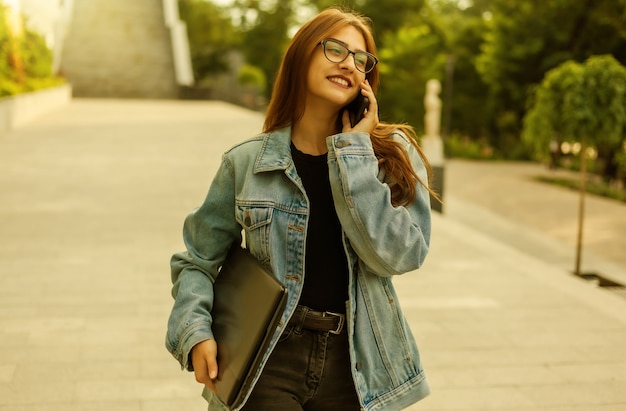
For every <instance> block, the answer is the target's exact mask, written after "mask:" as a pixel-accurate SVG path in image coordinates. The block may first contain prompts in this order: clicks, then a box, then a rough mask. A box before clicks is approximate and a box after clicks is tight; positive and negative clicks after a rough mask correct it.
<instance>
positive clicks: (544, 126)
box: [522, 56, 626, 178]
mask: <svg viewBox="0 0 626 411" xmlns="http://www.w3.org/2000/svg"><path fill="white" fill-rule="evenodd" d="M522 136H523V139H524V141H525V142H526V143H527V144H528V145H529V146H531V147H532V148H533V151H534V153H535V154H536V155H537V156H538V157H542V156H545V154H546V150H547V147H548V144H549V141H550V140H553V139H554V140H557V141H572V140H573V141H581V140H582V139H583V138H586V139H587V141H588V142H589V144H590V145H593V146H595V147H597V148H598V152H599V153H600V155H601V158H603V160H604V162H605V163H608V168H607V167H605V171H606V170H616V172H615V173H614V175H610V176H607V177H609V178H614V177H617V174H618V171H619V168H620V162H621V158H622V155H623V151H624V144H625V143H626V68H625V67H624V66H622V65H621V64H619V62H618V61H617V60H615V58H613V57H612V56H593V57H591V58H589V59H587V61H585V63H583V64H581V63H576V62H574V61H568V62H565V63H563V64H561V65H560V66H558V67H557V68H555V69H552V70H550V71H549V72H548V73H547V74H546V76H545V78H544V80H543V81H542V83H541V85H540V86H539V87H538V88H537V90H536V93H535V98H534V102H533V104H532V106H531V108H530V110H529V111H528V113H527V114H526V117H525V119H524V131H523V133H522ZM606 153H613V155H612V156H610V157H608V158H607V154H606ZM603 154H604V155H603ZM623 172H626V169H624V170H623Z"/></svg>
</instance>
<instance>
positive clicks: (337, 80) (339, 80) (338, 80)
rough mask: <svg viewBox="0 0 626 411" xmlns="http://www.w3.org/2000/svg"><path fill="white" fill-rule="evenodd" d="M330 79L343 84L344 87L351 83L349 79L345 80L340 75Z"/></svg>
mask: <svg viewBox="0 0 626 411" xmlns="http://www.w3.org/2000/svg"><path fill="white" fill-rule="evenodd" d="M329 80H330V81H332V82H333V83H337V84H341V85H342V86H344V87H348V85H349V83H348V81H347V80H344V79H342V78H339V77H330V78H329Z"/></svg>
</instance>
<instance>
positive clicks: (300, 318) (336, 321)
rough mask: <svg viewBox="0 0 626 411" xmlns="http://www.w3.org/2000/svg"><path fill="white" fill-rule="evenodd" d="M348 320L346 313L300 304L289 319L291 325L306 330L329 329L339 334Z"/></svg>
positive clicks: (328, 330)
mask: <svg viewBox="0 0 626 411" xmlns="http://www.w3.org/2000/svg"><path fill="white" fill-rule="evenodd" d="M345 322H346V316H345V314H340V313H333V312H330V311H315V310H311V309H310V308H308V307H305V306H303V305H299V306H297V307H296V311H295V312H294V313H293V315H292V316H291V319H290V320H289V324H288V325H289V326H290V327H296V328H304V329H305V330H313V331H327V332H329V333H331V334H339V333H341V331H342V330H343V326H344V324H345Z"/></svg>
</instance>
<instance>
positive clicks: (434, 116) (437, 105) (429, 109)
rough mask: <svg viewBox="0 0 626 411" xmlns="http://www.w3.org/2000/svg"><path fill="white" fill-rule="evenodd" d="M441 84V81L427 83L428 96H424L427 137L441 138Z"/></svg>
mask: <svg viewBox="0 0 626 411" xmlns="http://www.w3.org/2000/svg"><path fill="white" fill-rule="evenodd" d="M439 93H441V83H440V82H439V80H428V82H427V83H426V95H425V96H424V108H425V110H426V114H425V115H424V127H425V129H426V137H439V135H440V134H439V132H440V129H441V99H440V98H439Z"/></svg>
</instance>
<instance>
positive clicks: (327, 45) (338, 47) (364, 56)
mask: <svg viewBox="0 0 626 411" xmlns="http://www.w3.org/2000/svg"><path fill="white" fill-rule="evenodd" d="M320 44H321V45H322V47H324V56H326V58H327V59H328V61H331V62H333V63H341V62H342V61H344V60H345V59H347V58H348V56H349V55H350V54H352V56H353V57H354V65H355V67H356V69H357V70H359V71H360V72H361V73H365V74H367V73H369V72H370V71H372V70H374V67H375V66H376V64H378V59H377V58H376V57H374V55H373V54H370V53H368V52H366V51H352V50H350V49H349V48H347V47H346V46H345V44H343V43H341V42H340V41H339V40H333V39H324V40H322V41H320Z"/></svg>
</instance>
